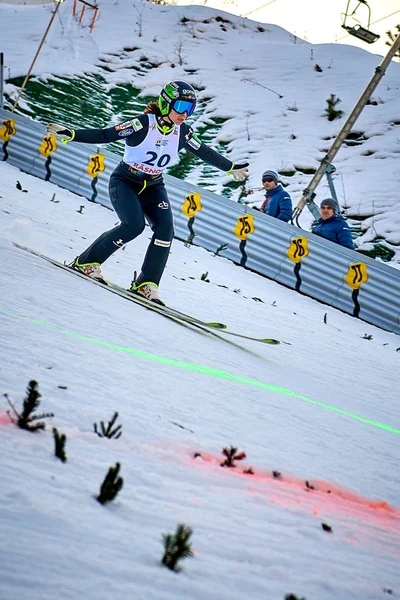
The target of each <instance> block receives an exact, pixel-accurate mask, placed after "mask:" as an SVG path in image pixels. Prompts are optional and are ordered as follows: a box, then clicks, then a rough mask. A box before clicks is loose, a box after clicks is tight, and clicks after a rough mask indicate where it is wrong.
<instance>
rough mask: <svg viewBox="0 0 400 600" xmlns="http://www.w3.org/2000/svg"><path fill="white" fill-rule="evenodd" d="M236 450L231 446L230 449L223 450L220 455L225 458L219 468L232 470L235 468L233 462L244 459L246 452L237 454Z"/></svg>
mask: <svg viewBox="0 0 400 600" xmlns="http://www.w3.org/2000/svg"><path fill="white" fill-rule="evenodd" d="M237 450H238V449H237V448H234V447H233V446H231V447H230V448H224V449H223V450H222V454H223V455H224V456H225V460H224V462H223V463H221V467H230V468H231V469H234V468H235V467H236V464H235V462H236V461H237V460H243V459H244V458H246V452H239V453H238V451H237Z"/></svg>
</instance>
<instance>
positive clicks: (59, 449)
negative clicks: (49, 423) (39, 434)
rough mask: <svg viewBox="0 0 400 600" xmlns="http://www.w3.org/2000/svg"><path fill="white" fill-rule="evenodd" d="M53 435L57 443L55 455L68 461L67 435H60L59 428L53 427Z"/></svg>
mask: <svg viewBox="0 0 400 600" xmlns="http://www.w3.org/2000/svg"><path fill="white" fill-rule="evenodd" d="M53 437H54V443H55V449H54V454H55V456H57V458H59V459H60V460H61V462H67V455H66V454H65V443H66V441H67V436H66V435H65V434H64V433H63V434H61V435H60V434H59V433H58V430H57V429H56V428H55V427H53Z"/></svg>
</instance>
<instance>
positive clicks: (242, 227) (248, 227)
mask: <svg viewBox="0 0 400 600" xmlns="http://www.w3.org/2000/svg"><path fill="white" fill-rule="evenodd" d="M233 231H234V233H235V235H236V236H237V237H238V238H239V239H240V240H245V239H246V238H247V237H248V236H249V235H250V234H251V233H254V232H255V227H254V217H253V216H252V215H247V214H246V215H242V216H241V217H239V218H238V221H237V223H236V225H235V228H234V230H233Z"/></svg>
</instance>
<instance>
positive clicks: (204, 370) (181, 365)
mask: <svg viewBox="0 0 400 600" xmlns="http://www.w3.org/2000/svg"><path fill="white" fill-rule="evenodd" d="M0 313H2V314H3V315H6V316H8V317H12V318H14V319H19V320H20V321H25V322H26V323H32V324H33V325H41V326H42V327H46V328H47V329H52V330H53V331H58V332H59V333H63V334H65V335H68V336H70V337H73V338H76V339H78V340H83V341H85V342H91V343H92V344H96V345H97V346H101V347H102V348H108V349H109V350H115V351H117V352H123V353H124V354H132V355H133V356H137V357H139V358H144V359H145V360H152V361H154V362H158V363H161V364H164V365H171V366H172V367H176V368H178V369H184V370H186V371H191V372H193V373H201V374H203V375H207V376H208V377H215V378H216V379H228V380H230V381H236V382H237V383H241V384H243V385H250V386H252V387H257V388H261V389H264V390H268V391H270V392H275V393H277V394H282V395H283V396H290V397H292V398H297V399H299V400H303V401H304V402H308V403H309V404H314V405H315V406H319V407H320V408H326V409H327V410H331V411H333V412H337V413H339V414H341V415H344V416H346V417H350V418H352V419H355V420H356V421H361V423H366V424H367V425H373V426H374V427H378V428H380V429H385V430H386V431H390V432H391V433H397V434H400V429H396V428H394V427H391V426H390V425H385V423H380V422H379V421H371V420H370V419H365V418H364V417H360V416H359V415H356V414H354V413H350V412H347V411H346V410H342V409H341V408H337V407H336V406H332V405H330V404H325V403H324V402H318V401H317V400H313V399H312V398H307V396H301V395H300V394H296V392H292V391H291V390H287V389H286V388H283V387H281V386H279V385H272V384H270V383H265V382H263V381H257V380H256V379H250V378H248V377H242V376H241V375H233V374H232V373H228V372H227V371H222V370H221V369H214V368H213V367H207V366H205V365H198V364H195V363H188V362H185V361H182V360H175V359H173V358H166V357H165V356H158V355H157V354H151V353H149V352H144V351H143V350H136V349H135V348H126V347H125V346H119V345H118V344H111V343H109V342H104V341H103V340H99V339H97V338H92V337H89V336H86V335H81V334H80V333H76V332H74V331H68V330H67V329H62V328H61V327H57V326H56V325H51V324H50V323H46V322H45V321H42V320H40V319H31V318H29V317H21V316H19V315H14V314H12V313H9V312H7V311H5V310H3V309H2V308H0Z"/></svg>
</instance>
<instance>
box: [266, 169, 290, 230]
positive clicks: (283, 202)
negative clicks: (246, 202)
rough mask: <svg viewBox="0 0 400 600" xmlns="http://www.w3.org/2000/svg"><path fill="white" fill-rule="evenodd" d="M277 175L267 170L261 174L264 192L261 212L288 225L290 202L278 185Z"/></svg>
mask: <svg viewBox="0 0 400 600" xmlns="http://www.w3.org/2000/svg"><path fill="white" fill-rule="evenodd" d="M278 179H279V175H278V173H277V172H276V171H274V170H272V169H268V170H267V171H264V173H263V174H262V184H263V188H264V190H265V200H264V202H263V204H262V206H261V209H260V210H261V212H263V213H265V214H266V215H269V216H270V217H276V218H277V219H279V220H280V221H285V222H286V223H288V222H289V221H290V219H291V218H292V200H291V198H290V196H289V194H288V193H287V192H285V190H284V189H283V187H282V185H281V184H280V183H278Z"/></svg>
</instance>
